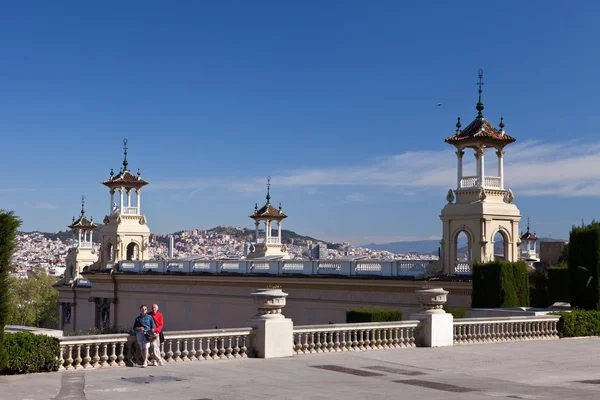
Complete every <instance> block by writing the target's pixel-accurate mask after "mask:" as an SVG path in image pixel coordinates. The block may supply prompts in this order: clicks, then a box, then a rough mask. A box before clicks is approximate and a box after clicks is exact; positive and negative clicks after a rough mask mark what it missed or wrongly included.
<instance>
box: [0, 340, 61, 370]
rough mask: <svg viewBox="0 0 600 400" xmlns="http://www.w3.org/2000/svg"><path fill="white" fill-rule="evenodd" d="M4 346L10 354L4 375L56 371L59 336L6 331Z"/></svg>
mask: <svg viewBox="0 0 600 400" xmlns="http://www.w3.org/2000/svg"><path fill="white" fill-rule="evenodd" d="M4 348H5V350H6V353H7V355H8V362H7V364H6V367H5V368H3V369H2V370H1V371H0V372H1V373H2V375H12V374H27V373H29V372H47V371H56V370H58V367H59V365H58V364H59V362H58V357H57V356H58V353H59V351H60V344H59V341H58V339H57V338H55V337H52V336H46V335H36V334H33V333H29V332H19V333H5V334H4Z"/></svg>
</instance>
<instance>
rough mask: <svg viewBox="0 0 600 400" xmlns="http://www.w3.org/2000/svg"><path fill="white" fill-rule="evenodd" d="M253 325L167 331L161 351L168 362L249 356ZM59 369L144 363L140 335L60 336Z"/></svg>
mask: <svg viewBox="0 0 600 400" xmlns="http://www.w3.org/2000/svg"><path fill="white" fill-rule="evenodd" d="M251 331H252V328H239V329H238V328H236V329H215V330H198V331H177V332H165V333H164V337H165V341H164V342H163V343H162V344H161V354H162V356H163V359H164V360H165V361H166V362H167V363H177V362H188V361H202V360H217V359H225V358H244V357H247V353H248V349H249V347H250V332H251ZM58 360H59V371H64V370H78V369H98V368H114V367H124V366H134V365H140V364H141V353H140V349H139V345H138V343H137V339H136V337H135V336H130V335H129V334H127V333H120V334H112V335H94V336H66V337H63V338H61V339H60V352H59V354H58Z"/></svg>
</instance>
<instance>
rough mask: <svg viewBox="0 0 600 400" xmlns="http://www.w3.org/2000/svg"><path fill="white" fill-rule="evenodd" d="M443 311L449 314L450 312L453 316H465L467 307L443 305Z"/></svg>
mask: <svg viewBox="0 0 600 400" xmlns="http://www.w3.org/2000/svg"><path fill="white" fill-rule="evenodd" d="M444 311H446V312H447V313H449V314H452V316H453V317H454V318H467V309H466V308H464V307H446V306H444Z"/></svg>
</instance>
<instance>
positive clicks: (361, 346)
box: [358, 329, 365, 350]
mask: <svg viewBox="0 0 600 400" xmlns="http://www.w3.org/2000/svg"><path fill="white" fill-rule="evenodd" d="M364 333H365V331H364V330H362V329H361V330H359V331H358V334H359V337H358V349H359V350H365V341H364V339H363V335H364Z"/></svg>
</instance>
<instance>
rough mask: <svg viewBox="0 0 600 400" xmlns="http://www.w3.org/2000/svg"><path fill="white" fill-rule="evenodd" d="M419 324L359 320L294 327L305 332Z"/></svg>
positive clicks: (409, 321)
mask: <svg viewBox="0 0 600 400" xmlns="http://www.w3.org/2000/svg"><path fill="white" fill-rule="evenodd" d="M418 325H419V321H418V320H408V321H390V322H357V323H348V324H327V325H300V326H295V327H294V333H304V332H314V331H319V332H331V331H343V330H352V329H362V328H365V329H368V328H380V329H386V328H414V327H417V326H418Z"/></svg>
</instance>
